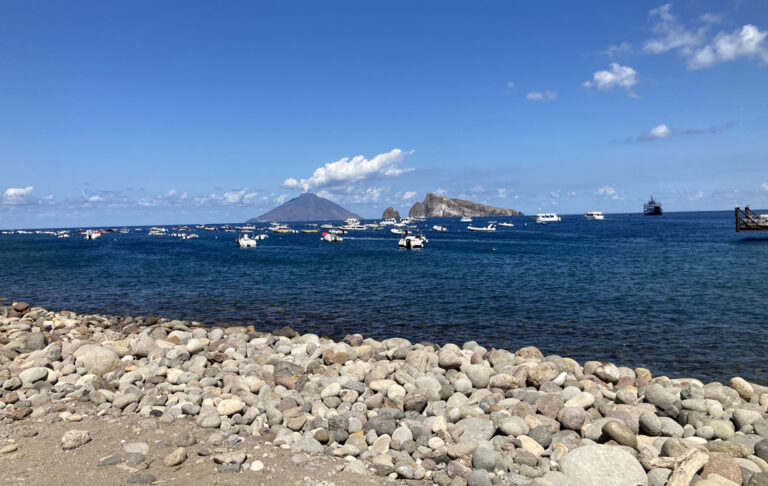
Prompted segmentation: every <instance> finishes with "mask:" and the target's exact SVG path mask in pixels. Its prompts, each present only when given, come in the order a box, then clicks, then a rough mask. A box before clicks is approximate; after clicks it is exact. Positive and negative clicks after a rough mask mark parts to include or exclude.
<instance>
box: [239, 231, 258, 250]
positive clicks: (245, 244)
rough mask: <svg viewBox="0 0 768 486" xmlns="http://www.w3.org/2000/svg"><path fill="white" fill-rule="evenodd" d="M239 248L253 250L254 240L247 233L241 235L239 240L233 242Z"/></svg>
mask: <svg viewBox="0 0 768 486" xmlns="http://www.w3.org/2000/svg"><path fill="white" fill-rule="evenodd" d="M235 241H236V242H237V244H238V246H240V248H255V247H256V240H254V239H253V238H251V237H250V235H249V234H248V233H243V234H241V235H240V238H238V239H236V240H235Z"/></svg>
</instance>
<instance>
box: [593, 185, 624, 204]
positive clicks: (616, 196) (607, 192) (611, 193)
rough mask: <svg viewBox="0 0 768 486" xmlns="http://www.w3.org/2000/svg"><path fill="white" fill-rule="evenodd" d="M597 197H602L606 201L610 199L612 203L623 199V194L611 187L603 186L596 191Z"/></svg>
mask: <svg viewBox="0 0 768 486" xmlns="http://www.w3.org/2000/svg"><path fill="white" fill-rule="evenodd" d="M597 195H598V196H603V197H604V198H606V199H612V200H614V201H620V200H622V199H624V193H622V192H619V191H617V190H616V189H614V188H613V187H611V186H603V187H601V188H599V189H598V190H597Z"/></svg>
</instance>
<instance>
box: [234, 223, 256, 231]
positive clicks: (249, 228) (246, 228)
mask: <svg viewBox="0 0 768 486" xmlns="http://www.w3.org/2000/svg"><path fill="white" fill-rule="evenodd" d="M235 229H236V230H238V231H253V230H255V229H256V227H255V226H254V225H252V224H246V225H243V226H235Z"/></svg>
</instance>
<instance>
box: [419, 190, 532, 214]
mask: <svg viewBox="0 0 768 486" xmlns="http://www.w3.org/2000/svg"><path fill="white" fill-rule="evenodd" d="M522 215H523V213H521V212H520V211H515V210H514V209H505V208H496V207H493V206H486V205H485V204H479V203H476V202H472V201H467V200H464V199H453V198H450V197H447V196H442V195H440V194H435V193H433V192H430V193H429V194H427V197H425V198H424V202H417V203H416V204H414V205H413V206H411V210H410V211H408V216H409V217H411V218H461V217H464V216H470V217H483V216H522Z"/></svg>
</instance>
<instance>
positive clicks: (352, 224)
mask: <svg viewBox="0 0 768 486" xmlns="http://www.w3.org/2000/svg"><path fill="white" fill-rule="evenodd" d="M341 229H343V230H345V231H364V230H366V229H368V228H367V227H366V226H365V225H362V224H360V220H359V219H357V218H349V219H347V220H345V221H344V225H343V226H341Z"/></svg>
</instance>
